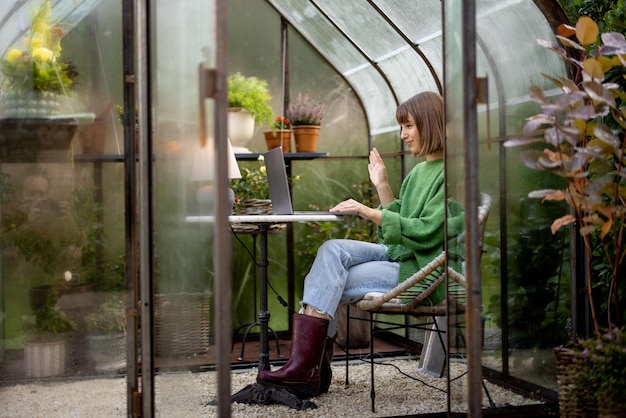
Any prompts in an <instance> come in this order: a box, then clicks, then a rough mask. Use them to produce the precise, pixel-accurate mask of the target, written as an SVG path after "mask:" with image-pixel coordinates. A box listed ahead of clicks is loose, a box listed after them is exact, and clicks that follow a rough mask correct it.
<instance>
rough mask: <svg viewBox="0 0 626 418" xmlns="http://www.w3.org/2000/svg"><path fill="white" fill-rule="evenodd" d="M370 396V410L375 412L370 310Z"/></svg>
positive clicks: (371, 317) (371, 318) (372, 338)
mask: <svg viewBox="0 0 626 418" xmlns="http://www.w3.org/2000/svg"><path fill="white" fill-rule="evenodd" d="M369 314H370V381H371V384H370V385H371V388H370V398H371V400H372V412H376V405H375V403H376V390H375V389H374V313H373V312H371V311H370V313H369Z"/></svg>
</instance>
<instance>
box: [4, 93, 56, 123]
mask: <svg viewBox="0 0 626 418" xmlns="http://www.w3.org/2000/svg"><path fill="white" fill-rule="evenodd" d="M62 99H63V96H61V95H59V94H56V93H51V92H39V91H28V92H15V91H9V92H7V93H5V94H4V95H3V97H2V104H3V109H4V111H3V115H4V117H6V118H45V117H49V116H56V115H59V114H61V108H62V106H61V103H62Z"/></svg>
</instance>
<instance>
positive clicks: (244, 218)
mask: <svg viewBox="0 0 626 418" xmlns="http://www.w3.org/2000/svg"><path fill="white" fill-rule="evenodd" d="M344 217H345V216H342V215H333V214H329V213H320V214H316V213H304V214H298V213H294V214H293V215H231V216H229V217H228V222H230V223H253V224H264V223H266V224H277V223H288V222H337V221H342V220H343V218H344ZM185 220H186V221H187V222H215V216H212V215H196V216H187V217H186V218H185Z"/></svg>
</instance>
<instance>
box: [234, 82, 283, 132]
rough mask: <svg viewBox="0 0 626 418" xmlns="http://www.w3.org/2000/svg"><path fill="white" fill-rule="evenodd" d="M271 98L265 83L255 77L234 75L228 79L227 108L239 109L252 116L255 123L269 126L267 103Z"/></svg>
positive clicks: (270, 117)
mask: <svg viewBox="0 0 626 418" xmlns="http://www.w3.org/2000/svg"><path fill="white" fill-rule="evenodd" d="M271 98H272V96H270V93H269V90H268V88H267V81H265V80H261V79H259V78H257V77H245V76H243V75H242V74H241V73H235V74H232V75H230V76H229V77H228V107H239V108H242V109H245V110H247V111H248V112H250V113H251V114H252V116H254V120H255V121H256V122H259V123H262V124H269V123H270V122H271V120H272V115H273V112H272V108H271V106H270V105H269V104H268V101H269V100H270V99H271Z"/></svg>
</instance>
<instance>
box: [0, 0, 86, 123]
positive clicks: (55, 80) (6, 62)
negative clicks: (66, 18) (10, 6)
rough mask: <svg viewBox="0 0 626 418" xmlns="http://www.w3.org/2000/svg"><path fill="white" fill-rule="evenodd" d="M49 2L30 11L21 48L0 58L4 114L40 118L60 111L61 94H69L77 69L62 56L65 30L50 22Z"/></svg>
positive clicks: (13, 116) (67, 95)
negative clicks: (62, 41)
mask: <svg viewBox="0 0 626 418" xmlns="http://www.w3.org/2000/svg"><path fill="white" fill-rule="evenodd" d="M50 12H51V2H50V0H45V1H44V2H43V3H42V4H41V5H40V6H39V7H38V8H37V9H36V10H35V11H34V13H33V17H32V20H31V24H30V31H29V32H28V33H27V34H26V36H25V38H24V39H23V41H22V46H21V48H11V49H9V50H8V52H7V53H6V55H5V56H4V58H2V60H1V61H0V72H1V73H2V75H3V76H4V80H3V82H2V84H1V86H2V90H3V108H4V112H3V113H4V116H5V117H10V118H39V117H45V116H51V115H58V114H60V113H61V112H62V110H63V109H62V106H61V104H62V102H61V97H63V96H66V97H69V96H71V90H72V83H73V79H74V78H75V76H76V74H77V73H76V71H75V70H74V69H73V66H72V64H70V63H67V62H64V61H63V60H62V59H61V51H62V50H61V39H62V38H63V36H64V35H65V31H64V30H63V29H62V28H61V27H60V26H56V25H53V24H52V23H51V21H50Z"/></svg>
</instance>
